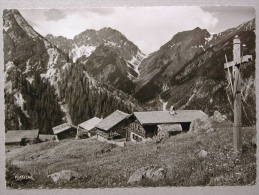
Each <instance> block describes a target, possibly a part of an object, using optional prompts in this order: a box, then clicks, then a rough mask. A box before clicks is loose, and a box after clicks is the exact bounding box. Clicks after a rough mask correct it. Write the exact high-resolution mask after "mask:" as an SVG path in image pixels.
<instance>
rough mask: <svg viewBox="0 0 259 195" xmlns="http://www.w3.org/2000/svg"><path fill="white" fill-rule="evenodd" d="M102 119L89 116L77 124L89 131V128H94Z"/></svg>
mask: <svg viewBox="0 0 259 195" xmlns="http://www.w3.org/2000/svg"><path fill="white" fill-rule="evenodd" d="M101 120H102V119H100V118H98V117H94V118H91V119H89V120H87V121H85V122H83V123H80V124H79V125H78V126H79V127H82V128H83V129H85V130H87V131H90V130H91V129H93V128H95V127H96V125H97V124H98V123H100V122H101Z"/></svg>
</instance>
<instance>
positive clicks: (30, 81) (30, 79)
mask: <svg viewBox="0 0 259 195" xmlns="http://www.w3.org/2000/svg"><path fill="white" fill-rule="evenodd" d="M26 80H27V81H28V82H29V83H30V84H32V82H33V81H34V78H33V77H27V78H26Z"/></svg>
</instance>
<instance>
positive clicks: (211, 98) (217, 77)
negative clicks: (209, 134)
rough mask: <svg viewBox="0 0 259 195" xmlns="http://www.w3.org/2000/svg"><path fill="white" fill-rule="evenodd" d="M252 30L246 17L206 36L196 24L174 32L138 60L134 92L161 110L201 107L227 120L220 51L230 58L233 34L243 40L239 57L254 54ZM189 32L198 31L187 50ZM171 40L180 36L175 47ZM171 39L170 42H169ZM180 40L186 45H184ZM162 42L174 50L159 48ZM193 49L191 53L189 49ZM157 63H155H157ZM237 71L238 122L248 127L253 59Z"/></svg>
mask: <svg viewBox="0 0 259 195" xmlns="http://www.w3.org/2000/svg"><path fill="white" fill-rule="evenodd" d="M254 29H255V20H251V21H249V22H247V23H244V24H241V25H239V26H238V27H236V28H231V29H228V30H226V31H224V32H222V33H219V34H215V35H209V34H208V33H207V32H205V31H203V32H205V33H202V31H200V30H197V28H196V29H194V30H192V31H187V32H182V33H178V34H177V35H175V36H174V37H173V39H172V40H171V41H170V42H169V43H167V44H165V45H164V46H163V47H161V48H160V50H159V51H157V52H155V53H154V54H152V55H151V56H150V57H149V58H146V59H145V60H144V61H143V62H142V63H141V65H140V69H141V70H140V71H141V75H140V78H141V79H140V80H139V81H138V82H139V83H138V86H139V89H138V91H137V93H136V95H135V96H136V97H137V98H138V99H139V100H141V101H144V102H147V103H148V104H149V105H151V106H158V107H159V105H161V103H160V101H161V102H162V103H163V104H164V107H166V108H169V107H170V106H171V105H174V106H175V107H176V108H181V109H202V110H204V111H205V112H207V113H208V114H212V113H213V112H214V111H215V110H219V111H220V112H222V113H224V114H226V115H227V116H228V118H229V119H232V117H233V112H232V108H231V106H230V105H231V104H232V97H231V93H230V91H229V87H228V88H227V85H228V83H227V79H226V75H225V72H224V63H225V54H226V55H227V56H228V60H229V61H230V60H232V48H233V43H232V41H233V37H234V36H235V35H239V36H240V39H241V41H242V43H244V44H246V48H245V49H244V51H243V52H244V55H246V54H252V55H253V58H255V32H254ZM193 32H196V33H197V32H198V33H197V35H199V36H197V35H196V37H195V34H196V33H195V34H194V35H192V37H193V42H196V43H195V45H196V47H195V48H192V47H194V46H191V45H193V44H187V43H190V39H191V38H190V37H189V36H190V35H191V34H192V33H193ZM175 40H178V41H179V40H180V43H179V46H177V41H175ZM195 40H196V41H195ZM200 41H202V42H200ZM172 43H173V44H175V45H173V46H172ZM182 44H183V45H188V47H187V48H185V47H184V46H182ZM197 45H199V47H197ZM166 46H167V47H170V46H172V47H177V49H176V50H171V49H168V50H164V48H165V47H166ZM184 48H185V49H184ZM199 48H200V49H201V50H199ZM193 49H195V50H194V53H192V52H191V51H192V50H193ZM190 52H191V55H190ZM185 55H186V56H185ZM168 56H169V57H168ZM170 56H173V57H170ZM177 56H178V57H179V59H178V58H177ZM180 56H185V57H180ZM183 59H184V60H183ZM152 62H153V63H152ZM157 62H160V66H158V65H159V63H157ZM174 65H175V66H174ZM154 67H155V68H154ZM170 70H171V72H170ZM241 73H242V76H243V84H242V94H243V121H244V124H246V125H248V124H250V125H251V124H253V123H254V122H255V61H254V60H253V61H252V62H250V63H249V64H247V65H244V66H242V68H241ZM150 75H151V76H150ZM159 98H160V101H159ZM160 107H161V106H160Z"/></svg>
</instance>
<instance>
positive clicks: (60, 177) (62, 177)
mask: <svg viewBox="0 0 259 195" xmlns="http://www.w3.org/2000/svg"><path fill="white" fill-rule="evenodd" d="M80 177H81V176H80V174H79V173H78V172H76V171H72V170H62V171H59V172H56V173H52V174H50V175H48V178H50V179H51V180H52V181H53V182H54V183H66V182H69V181H71V180H73V179H78V178H80Z"/></svg>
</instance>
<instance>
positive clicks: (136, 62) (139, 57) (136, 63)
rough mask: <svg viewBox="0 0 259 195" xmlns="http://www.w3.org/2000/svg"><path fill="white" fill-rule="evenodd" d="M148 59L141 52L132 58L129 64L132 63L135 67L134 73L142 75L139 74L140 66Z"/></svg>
mask: <svg viewBox="0 0 259 195" xmlns="http://www.w3.org/2000/svg"><path fill="white" fill-rule="evenodd" d="M144 58H146V55H145V54H144V53H142V52H140V51H138V53H137V54H136V55H135V56H132V58H131V60H128V63H130V64H131V65H132V66H133V67H134V71H135V72H136V73H137V74H138V75H140V72H139V65H140V63H141V62H142V61H143V59H144Z"/></svg>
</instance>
